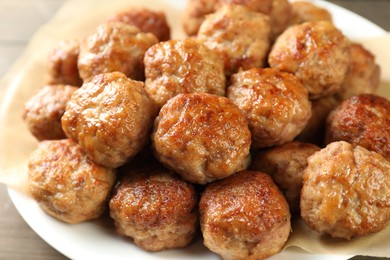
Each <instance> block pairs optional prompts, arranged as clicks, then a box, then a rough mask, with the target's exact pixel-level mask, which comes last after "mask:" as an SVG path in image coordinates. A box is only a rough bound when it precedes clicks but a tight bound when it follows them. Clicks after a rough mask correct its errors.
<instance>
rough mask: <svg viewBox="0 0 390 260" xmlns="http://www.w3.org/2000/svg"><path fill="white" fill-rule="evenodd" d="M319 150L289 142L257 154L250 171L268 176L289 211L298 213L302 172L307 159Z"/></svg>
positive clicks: (314, 147)
mask: <svg viewBox="0 0 390 260" xmlns="http://www.w3.org/2000/svg"><path fill="white" fill-rule="evenodd" d="M319 150H320V148H319V147H318V146H316V145H314V144H308V143H301V142H290V143H286V144H282V145H280V146H275V147H273V148H271V149H269V150H266V151H264V152H261V153H258V154H257V155H256V156H255V158H254V159H253V161H252V167H251V168H252V169H253V170H255V171H261V172H265V173H267V174H269V175H270V176H271V177H272V179H273V180H274V182H275V183H276V185H277V186H278V187H279V189H280V190H281V191H282V193H283V195H284V196H285V198H286V200H287V202H288V204H289V208H290V211H291V212H292V213H295V212H299V200H300V194H301V189H302V184H303V177H302V176H303V171H304V170H305V169H306V167H307V158H308V157H309V156H311V155H312V154H313V153H315V152H317V151H319Z"/></svg>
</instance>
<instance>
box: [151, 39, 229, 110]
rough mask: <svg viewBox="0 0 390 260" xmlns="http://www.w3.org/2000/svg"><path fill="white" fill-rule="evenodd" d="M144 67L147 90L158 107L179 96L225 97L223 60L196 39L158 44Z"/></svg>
mask: <svg viewBox="0 0 390 260" xmlns="http://www.w3.org/2000/svg"><path fill="white" fill-rule="evenodd" d="M144 63H145V77H146V81H145V89H146V91H147V92H148V93H149V94H150V96H151V97H152V98H153V99H154V101H155V102H156V104H157V105H158V106H159V107H162V106H163V105H164V104H165V103H166V102H167V101H168V100H169V99H170V98H172V97H174V96H176V95H177V94H179V93H192V92H206V93H210V94H216V95H221V96H224V95H225V87H226V78H225V74H224V65H223V60H222V59H221V58H220V57H218V55H217V54H216V53H214V52H213V51H212V50H210V49H208V48H207V47H206V46H204V45H203V44H202V43H201V42H199V41H197V40H195V39H185V40H170V41H166V42H161V43H158V44H156V45H154V46H152V47H151V48H150V49H149V50H148V51H147V52H146V53H145V59H144Z"/></svg>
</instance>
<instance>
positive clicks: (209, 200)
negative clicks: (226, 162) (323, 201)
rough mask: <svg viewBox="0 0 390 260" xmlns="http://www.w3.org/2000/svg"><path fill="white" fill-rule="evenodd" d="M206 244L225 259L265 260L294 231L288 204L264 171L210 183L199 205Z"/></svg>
mask: <svg viewBox="0 0 390 260" xmlns="http://www.w3.org/2000/svg"><path fill="white" fill-rule="evenodd" d="M199 212H200V225H201V229H202V234H203V239H204V245H205V246H206V247H208V248H209V249H210V250H211V251H213V252H215V253H217V254H219V255H220V256H222V258H223V259H237V260H238V259H264V258H267V257H269V256H271V255H274V254H276V253H278V252H279V251H280V250H281V249H282V248H283V246H284V244H285V243H286V241H287V239H288V237H289V235H290V231H291V223H290V211H289V209H288V204H287V202H286V200H285V198H284V197H283V195H282V193H281V192H280V191H279V189H278V187H277V186H276V185H275V184H274V183H273V181H272V179H271V177H270V176H269V175H267V174H265V173H262V172H254V171H241V172H238V173H237V174H235V175H233V176H230V177H228V178H226V179H224V180H221V181H217V182H214V183H211V184H209V185H208V186H207V187H206V189H205V191H204V192H203V194H202V197H201V199H200V204H199Z"/></svg>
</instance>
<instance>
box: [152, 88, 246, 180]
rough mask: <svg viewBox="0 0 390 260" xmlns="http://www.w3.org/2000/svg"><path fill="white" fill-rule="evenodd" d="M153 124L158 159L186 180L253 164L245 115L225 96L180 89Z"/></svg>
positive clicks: (223, 174)
mask: <svg viewBox="0 0 390 260" xmlns="http://www.w3.org/2000/svg"><path fill="white" fill-rule="evenodd" d="M154 124H155V125H154V132H153V134H152V142H153V146H154V150H155V154H156V157H157V159H159V160H160V161H161V162H162V163H163V164H164V165H166V166H167V167H169V168H171V169H173V170H174V171H175V172H177V173H178V174H180V175H181V176H182V177H183V179H185V180H188V181H190V182H195V183H200V184H204V183H207V182H210V181H213V180H216V179H222V178H225V177H227V176H229V175H232V174H233V173H235V172H237V171H239V170H242V169H245V168H246V167H247V166H248V164H249V159H250V154H249V148H250V143H251V136H250V131H249V129H248V124H247V121H246V118H245V116H244V115H243V114H242V112H241V111H240V109H239V108H238V107H237V106H236V105H234V104H233V102H232V101H230V100H229V99H227V98H225V97H220V96H215V95H211V94H207V93H192V94H179V95H177V96H176V97H174V98H172V99H170V100H169V101H168V102H167V103H166V104H165V105H164V106H163V107H162V108H161V110H160V114H159V116H158V117H157V118H156V120H155V123H154Z"/></svg>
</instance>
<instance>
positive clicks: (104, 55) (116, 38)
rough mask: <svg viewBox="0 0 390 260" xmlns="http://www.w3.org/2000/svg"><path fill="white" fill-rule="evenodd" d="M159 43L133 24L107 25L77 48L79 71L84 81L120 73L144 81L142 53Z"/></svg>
mask: <svg viewBox="0 0 390 260" xmlns="http://www.w3.org/2000/svg"><path fill="white" fill-rule="evenodd" d="M157 42H158V40H157V38H156V37H155V36H154V35H153V34H151V33H143V32H140V30H139V29H138V28H137V27H135V26H132V25H128V24H125V23H122V22H107V23H105V24H103V25H101V26H99V27H98V28H97V29H96V30H95V31H94V32H92V33H91V34H90V35H89V36H88V37H87V38H86V39H85V40H84V41H83V42H82V43H81V46H80V55H79V59H78V68H79V72H80V76H81V78H82V79H83V80H84V81H88V80H90V79H91V78H92V77H93V76H95V75H97V74H100V73H106V72H114V71H120V72H123V73H124V74H125V75H126V76H128V77H130V78H132V79H135V80H142V79H144V64H143V59H144V54H145V52H146V50H147V49H149V47H151V46H152V45H154V44H156V43H157Z"/></svg>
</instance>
